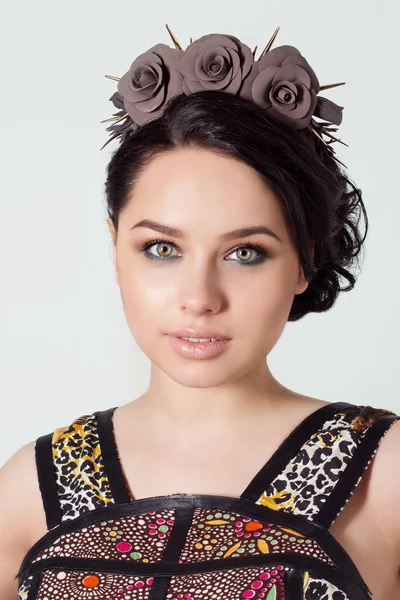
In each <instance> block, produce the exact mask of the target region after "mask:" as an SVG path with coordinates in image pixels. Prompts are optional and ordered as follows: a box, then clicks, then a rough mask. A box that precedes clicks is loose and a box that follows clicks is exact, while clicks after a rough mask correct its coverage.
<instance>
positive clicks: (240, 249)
mask: <svg viewBox="0 0 400 600" xmlns="http://www.w3.org/2000/svg"><path fill="white" fill-rule="evenodd" d="M153 247H155V254H153V253H152V252H150V249H151V248H153ZM173 249H176V246H175V244H174V243H173V242H167V241H166V240H150V241H148V242H145V243H144V244H143V245H142V246H141V251H142V252H143V254H144V255H145V256H146V257H147V258H149V259H151V260H158V261H168V260H170V259H171V258H172V259H177V258H179V256H174V255H173ZM231 255H236V257H237V258H238V260H236V259H228V262H237V263H238V264H240V265H246V266H252V265H258V264H260V263H261V262H263V261H264V260H265V259H266V258H268V254H267V252H266V251H265V250H264V248H262V247H261V246H257V245H254V244H240V245H239V246H236V248H234V249H233V250H231V252H230V253H229V254H228V255H227V256H231ZM254 255H255V259H254V258H253V259H252V257H254Z"/></svg>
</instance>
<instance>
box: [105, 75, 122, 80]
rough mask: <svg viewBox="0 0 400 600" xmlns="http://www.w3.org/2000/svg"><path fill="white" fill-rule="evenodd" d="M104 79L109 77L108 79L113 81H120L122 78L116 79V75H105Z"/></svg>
mask: <svg viewBox="0 0 400 600" xmlns="http://www.w3.org/2000/svg"><path fill="white" fill-rule="evenodd" d="M104 77H107V79H113V80H114V81H119V80H120V77H114V75H104Z"/></svg>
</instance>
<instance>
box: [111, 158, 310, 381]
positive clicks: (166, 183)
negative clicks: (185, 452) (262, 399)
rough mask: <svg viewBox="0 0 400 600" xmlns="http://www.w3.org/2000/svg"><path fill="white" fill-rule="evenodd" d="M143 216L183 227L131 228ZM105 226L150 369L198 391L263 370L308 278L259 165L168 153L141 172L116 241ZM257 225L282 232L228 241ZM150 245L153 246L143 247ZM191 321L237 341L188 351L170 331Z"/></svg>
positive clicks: (126, 304)
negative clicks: (194, 353) (206, 352)
mask: <svg viewBox="0 0 400 600" xmlns="http://www.w3.org/2000/svg"><path fill="white" fill-rule="evenodd" d="M142 220H147V221H154V222H155V223H158V224H160V225H163V226H168V227H172V228H175V229H179V230H181V232H182V233H181V235H176V232H175V235H166V234H165V233H160V232H159V231H156V230H154V229H152V228H151V227H150V224H148V226H146V227H141V226H139V227H135V225H136V224H137V223H139V222H140V221H142ZM107 222H108V225H109V228H110V231H111V234H112V236H113V239H114V242H115V243H114V261H115V265H116V281H117V283H118V285H119V287H120V292H121V298H122V303H123V308H124V312H125V316H126V319H127V322H128V326H129V328H130V331H131V333H132V335H133V336H134V338H135V340H136V342H137V344H138V346H139V347H140V348H141V349H142V350H143V352H144V353H145V354H146V355H147V356H148V357H149V359H150V360H151V361H152V362H153V364H154V365H157V366H158V367H159V368H160V369H161V370H162V371H163V372H164V373H165V374H166V375H168V376H169V377H171V378H172V379H173V380H175V381H177V382H179V383H181V384H183V385H187V386H194V387H210V386H216V385H220V384H221V383H224V382H228V381H233V380H236V379H237V378H238V377H241V376H246V375H249V374H250V372H251V371H253V370H254V369H258V368H260V365H264V367H265V358H266V356H267V355H268V354H269V352H270V351H271V350H272V348H273V347H274V346H275V344H276V343H277V341H278V339H279V337H280V335H281V333H282V330H283V329H284V327H285V324H286V322H287V318H288V315H289V312H290V308H291V305H292V302H293V299H294V296H295V294H301V293H302V292H303V291H304V290H305V289H306V287H307V285H308V284H307V282H306V281H305V280H304V278H303V271H302V269H301V267H300V263H299V260H298V256H297V252H296V249H295V247H294V246H293V244H292V241H291V240H290V237H289V230H288V228H287V226H286V223H285V221H284V218H283V214H282V211H281V208H280V206H279V203H278V200H277V198H276V197H275V195H274V193H273V192H272V191H270V190H269V189H268V188H267V187H266V185H265V183H264V182H263V181H262V179H261V178H260V176H259V175H258V173H257V172H256V171H255V170H253V169H252V168H251V167H249V166H248V165H246V164H244V163H242V162H240V161H238V160H236V159H234V158H231V157H225V156H220V155H218V154H216V153H213V152H212V151H210V150H205V149H194V148H184V149H176V150H172V151H169V152H167V153H165V154H163V155H158V156H157V157H156V158H155V159H153V160H152V162H151V163H150V165H148V166H147V167H146V170H145V171H144V172H143V173H142V175H141V176H140V179H139V181H138V182H137V184H136V187H135V189H134V192H133V193H132V195H131V198H130V201H129V203H128V205H127V208H126V209H125V210H124V212H123V213H121V215H120V219H119V227H118V235H117V238H115V231H114V228H113V225H112V222H111V220H110V219H108V220H107ZM261 226H262V227H265V228H268V229H270V230H271V231H272V232H274V234H275V235H276V236H277V237H275V236H274V235H267V234H266V233H256V234H251V235H246V236H245V237H239V236H236V237H231V238H226V239H224V238H223V237H222V236H223V235H224V234H227V233H228V232H231V231H233V230H236V229H242V228H248V227H261ZM277 238H279V239H277ZM152 240H153V241H152ZM157 240H158V241H157ZM148 242H151V243H152V244H153V245H152V246H150V247H149V248H147V252H144V251H142V250H141V246H142V245H143V244H144V243H148ZM238 244H244V247H243V248H237V245H238ZM252 245H256V246H259V247H260V248H261V249H262V250H261V251H259V250H257V249H255V248H254V249H252ZM235 247H236V249H235ZM157 258H158V259H159V260H157ZM154 259H155V260H154ZM185 327H192V328H194V329H211V330H214V331H217V332H219V333H221V334H223V335H225V336H227V337H229V338H231V339H230V342H229V344H228V346H227V347H226V349H225V350H224V351H223V352H222V353H220V354H219V355H217V356H214V357H212V358H207V359H202V360H196V359H193V358H188V357H184V356H181V355H180V354H178V353H177V352H176V351H175V350H173V349H172V348H171V345H170V343H169V339H168V336H167V335H166V334H168V333H170V332H172V331H174V330H177V329H182V328H185Z"/></svg>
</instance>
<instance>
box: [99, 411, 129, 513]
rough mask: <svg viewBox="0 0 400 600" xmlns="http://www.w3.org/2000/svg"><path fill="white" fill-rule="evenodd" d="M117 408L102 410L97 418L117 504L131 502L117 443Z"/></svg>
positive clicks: (105, 460) (100, 438) (109, 480)
mask: <svg viewBox="0 0 400 600" xmlns="http://www.w3.org/2000/svg"><path fill="white" fill-rule="evenodd" d="M116 408H117V407H116V406H114V407H112V408H108V409H107V410H102V411H100V412H99V413H98V416H97V431H98V435H99V443H100V449H101V454H102V457H103V464H104V470H105V472H106V475H107V479H108V482H109V484H110V489H111V494H112V496H113V498H114V502H115V504H122V503H124V502H131V500H132V499H131V495H130V492H129V488H128V485H127V483H126V481H125V477H124V474H123V471H122V465H121V461H120V458H119V454H118V448H117V444H116V442H115V435H114V426H113V421H112V415H113V412H114V410H115V409H116Z"/></svg>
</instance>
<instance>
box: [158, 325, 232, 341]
mask: <svg viewBox="0 0 400 600" xmlns="http://www.w3.org/2000/svg"><path fill="white" fill-rule="evenodd" d="M167 335H173V336H174V337H178V338H181V337H193V338H214V339H216V340H230V339H231V338H229V337H227V336H225V335H222V333H218V332H217V331H211V329H192V328H190V327H186V328H185V329H178V330H177V331H171V332H169V333H168V334H167Z"/></svg>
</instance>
